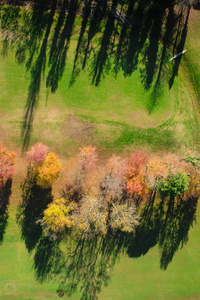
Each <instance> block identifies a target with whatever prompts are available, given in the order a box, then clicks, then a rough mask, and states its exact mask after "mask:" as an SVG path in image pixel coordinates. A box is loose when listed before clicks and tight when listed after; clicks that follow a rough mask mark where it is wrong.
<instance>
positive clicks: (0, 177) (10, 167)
mask: <svg viewBox="0 0 200 300" xmlns="http://www.w3.org/2000/svg"><path fill="white" fill-rule="evenodd" d="M15 158H16V153H15V152H13V151H12V152H9V151H8V150H7V149H6V148H5V147H3V145H2V144H1V143H0V190H1V189H2V187H3V185H4V183H5V181H6V180H8V179H12V176H13V173H14V165H15Z"/></svg>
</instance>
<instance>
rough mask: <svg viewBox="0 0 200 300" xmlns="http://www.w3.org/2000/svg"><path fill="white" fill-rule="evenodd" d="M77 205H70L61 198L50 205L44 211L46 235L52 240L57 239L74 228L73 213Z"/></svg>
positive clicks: (43, 222)
mask: <svg viewBox="0 0 200 300" xmlns="http://www.w3.org/2000/svg"><path fill="white" fill-rule="evenodd" d="M76 208H77V205H76V204H75V203H69V202H68V200H67V199H64V198H61V199H57V200H55V201H54V202H53V203H51V204H49V205H48V207H47V209H46V210H45V211H44V217H43V219H42V221H40V222H41V225H42V227H43V231H44V234H45V235H46V236H48V237H49V238H50V239H54V240H55V239H56V238H57V237H58V235H59V234H60V233H63V232H64V231H65V229H66V228H71V227H72V226H73V216H72V212H73V211H74V210H76Z"/></svg>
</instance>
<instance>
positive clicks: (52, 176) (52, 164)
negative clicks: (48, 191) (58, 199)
mask: <svg viewBox="0 0 200 300" xmlns="http://www.w3.org/2000/svg"><path fill="white" fill-rule="evenodd" d="M60 171H61V163H60V162H59V160H58V158H57V156H56V155H55V154H54V153H52V152H50V153H49V154H48V155H47V156H46V158H45V160H44V161H42V162H41V163H38V164H36V165H35V167H34V175H35V177H36V180H37V184H38V185H40V186H41V187H43V188H49V187H50V186H51V185H52V184H53V183H54V182H55V181H56V180H57V179H58V178H59V176H60Z"/></svg>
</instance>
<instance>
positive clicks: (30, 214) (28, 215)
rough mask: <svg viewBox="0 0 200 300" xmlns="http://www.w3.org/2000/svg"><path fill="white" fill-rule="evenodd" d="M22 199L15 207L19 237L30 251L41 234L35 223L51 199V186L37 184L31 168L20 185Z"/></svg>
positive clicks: (38, 225)
mask: <svg viewBox="0 0 200 300" xmlns="http://www.w3.org/2000/svg"><path fill="white" fill-rule="evenodd" d="M21 189H22V201H21V203H20V204H19V205H18V209H17V222H18V224H19V225H20V229H21V237H22V240H24V241H25V245H26V248H27V250H28V251H29V252H31V251H32V250H33V249H34V248H35V246H36V244H37V242H38V240H39V239H40V237H41V234H42V228H41V226H40V224H38V223H37V221H38V220H39V219H42V217H43V211H44V210H45V209H46V208H47V205H48V204H49V203H51V202H52V201H53V196H52V191H51V188H48V189H44V188H42V187H40V186H38V185H37V183H36V181H35V178H34V176H33V171H32V169H31V168H29V169H28V172H27V177H26V178H25V180H24V182H23V183H22V185H21Z"/></svg>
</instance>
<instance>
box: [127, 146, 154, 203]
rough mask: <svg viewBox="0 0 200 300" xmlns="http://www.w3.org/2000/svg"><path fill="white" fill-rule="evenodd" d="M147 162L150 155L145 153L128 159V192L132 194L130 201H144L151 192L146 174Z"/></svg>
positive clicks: (136, 153) (139, 153)
mask: <svg viewBox="0 0 200 300" xmlns="http://www.w3.org/2000/svg"><path fill="white" fill-rule="evenodd" d="M147 162H148V155H147V154H145V153H144V152H143V151H136V152H135V153H132V154H131V155H130V157H129V159H128V173H127V176H126V182H127V192H128V194H130V199H135V200H136V201H137V202H138V201H140V200H143V199H144V197H145V195H146V194H147V193H148V192H149V189H148V186H147V183H146V174H145V171H146V166H147Z"/></svg>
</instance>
